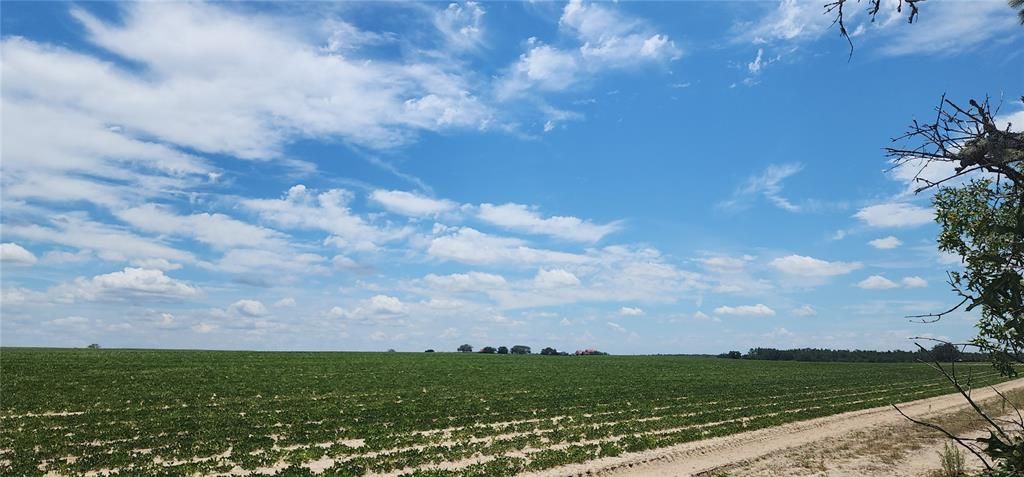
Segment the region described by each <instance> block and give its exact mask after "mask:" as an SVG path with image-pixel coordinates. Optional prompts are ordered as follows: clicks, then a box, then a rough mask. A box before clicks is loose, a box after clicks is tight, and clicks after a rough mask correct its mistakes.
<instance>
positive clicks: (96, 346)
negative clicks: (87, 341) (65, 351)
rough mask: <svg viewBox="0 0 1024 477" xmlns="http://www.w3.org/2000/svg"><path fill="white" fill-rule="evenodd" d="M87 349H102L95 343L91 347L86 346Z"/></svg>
mask: <svg viewBox="0 0 1024 477" xmlns="http://www.w3.org/2000/svg"><path fill="white" fill-rule="evenodd" d="M86 348H87V349H100V345H99V344H98V343H93V344H91V345H89V346H86Z"/></svg>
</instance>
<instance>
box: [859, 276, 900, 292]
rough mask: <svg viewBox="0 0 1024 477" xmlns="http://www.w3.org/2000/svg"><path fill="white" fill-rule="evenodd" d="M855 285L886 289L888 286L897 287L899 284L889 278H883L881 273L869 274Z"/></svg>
mask: <svg viewBox="0 0 1024 477" xmlns="http://www.w3.org/2000/svg"><path fill="white" fill-rule="evenodd" d="M857 286H858V287H860V288H863V289H865V290H886V289H889V288H897V287H899V285H898V284H896V282H894V281H892V280H889V279H888V278H885V277H883V276H881V275H871V276H870V277H867V278H865V279H863V280H861V281H860V282H858V283H857Z"/></svg>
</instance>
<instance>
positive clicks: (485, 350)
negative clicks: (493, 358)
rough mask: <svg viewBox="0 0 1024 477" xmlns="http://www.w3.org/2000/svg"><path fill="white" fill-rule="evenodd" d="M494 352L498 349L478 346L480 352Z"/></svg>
mask: <svg viewBox="0 0 1024 477" xmlns="http://www.w3.org/2000/svg"><path fill="white" fill-rule="evenodd" d="M496 352H498V350H496V349H494V347H493V346H484V347H483V348H480V353H483V354H494V353H496Z"/></svg>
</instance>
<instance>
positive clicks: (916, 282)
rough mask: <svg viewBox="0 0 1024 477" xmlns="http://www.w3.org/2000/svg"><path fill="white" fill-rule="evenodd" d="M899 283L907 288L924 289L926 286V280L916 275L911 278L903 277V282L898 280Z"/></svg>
mask: <svg viewBox="0 0 1024 477" xmlns="http://www.w3.org/2000/svg"><path fill="white" fill-rule="evenodd" d="M900 283H902V284H903V286H905V287H907V288H924V287H927V286H928V281H927V280H925V279H923V278H921V277H919V276H916V275H915V276H912V277H903V280H900Z"/></svg>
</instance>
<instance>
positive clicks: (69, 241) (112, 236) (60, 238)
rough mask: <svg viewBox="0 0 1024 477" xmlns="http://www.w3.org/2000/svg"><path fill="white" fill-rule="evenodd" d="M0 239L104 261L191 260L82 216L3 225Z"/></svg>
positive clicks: (180, 252) (187, 255) (189, 256)
mask: <svg viewBox="0 0 1024 477" xmlns="http://www.w3.org/2000/svg"><path fill="white" fill-rule="evenodd" d="M4 235H8V236H13V237H22V238H25V239H28V240H32V241H36V242H46V243H53V244H58V245H64V246H67V247H73V248H75V249H78V250H91V251H94V252H95V253H96V255H97V256H98V257H99V258H101V259H103V260H107V261H122V262H123V261H129V260H149V259H164V260H167V261H169V262H185V263H191V262H194V261H195V257H194V256H193V255H192V254H191V253H189V252H186V251H183V250H178V249H175V248H172V247H170V246H167V245H165V244H163V243H161V242H160V241H159V240H158V239H149V238H144V237H141V236H139V235H136V234H134V233H132V232H129V231H127V230H124V229H123V228H119V227H116V226H112V225H107V224H101V223H98V222H93V221H91V220H88V219H87V218H86V217H85V216H84V215H83V214H60V215H55V216H53V217H51V218H50V223H49V224H47V226H44V225H40V224H4Z"/></svg>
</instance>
